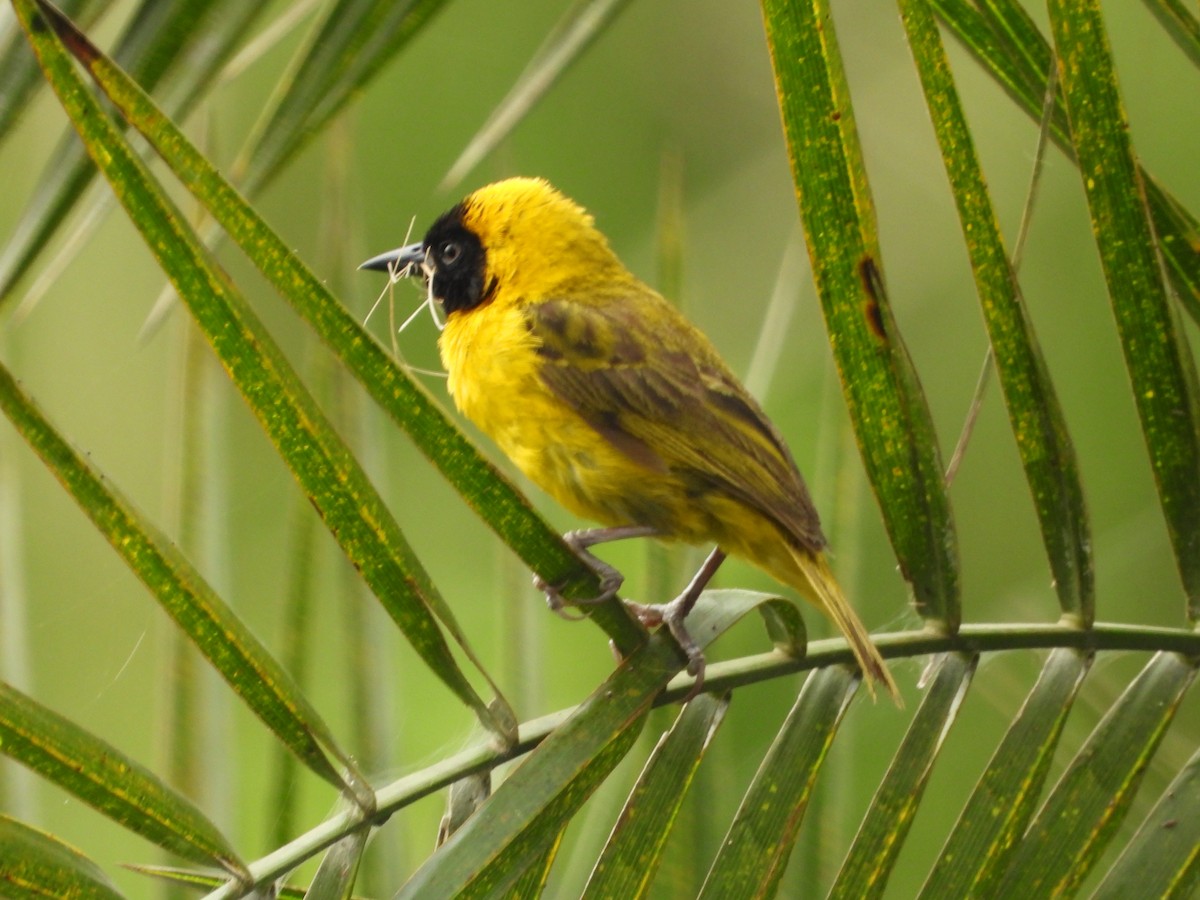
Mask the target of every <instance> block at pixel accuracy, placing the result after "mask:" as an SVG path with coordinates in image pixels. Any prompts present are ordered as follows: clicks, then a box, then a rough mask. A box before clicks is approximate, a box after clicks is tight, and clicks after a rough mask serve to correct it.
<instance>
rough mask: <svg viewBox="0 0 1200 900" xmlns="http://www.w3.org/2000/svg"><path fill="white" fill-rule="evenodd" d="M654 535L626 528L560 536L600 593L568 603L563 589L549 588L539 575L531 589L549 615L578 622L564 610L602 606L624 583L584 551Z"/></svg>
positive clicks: (534, 577)
mask: <svg viewBox="0 0 1200 900" xmlns="http://www.w3.org/2000/svg"><path fill="white" fill-rule="evenodd" d="M651 534H654V530H653V529H651V528H644V527H642V526H640V525H639V526H628V527H621V528H592V529H586V530H583V531H568V532H567V533H566V534H564V535H563V540H564V541H565V542H566V544H567V546H568V547H570V548H571V549H572V550H573V551H574V552H575V555H576V556H578V557H579V558H580V559H581V560H582V561H583V563H584V565H586V566H587V567H588V568H589V569H591V570H592V572H593V573H595V575H596V577H597V578H599V579H600V593H598V594H597V595H596V596H595V597H591V598H588V599H583V600H568V599H567V598H566V597H564V596H563V595H562V589H563V587H564V585H563V584H562V583H559V584H550V583H549V582H548V581H546V579H544V578H542V577H541V576H540V575H537V574H535V575H534V576H533V586H534V587H535V588H537V589H538V590H539V591H541V592H542V593H543V594H545V595H546V605H547V606H549V607H550V610H551V612H553V613H555V614H557V615H559V616H562V617H563V618H564V619H568V620H570V621H578V620H579V619H582V618H584V617H583V616H581V615H574V614H572V613H568V612H567V611H566V607H568V606H594V605H595V604H597V603H605V602H607V601H609V600H611V599H612V598H613V597H615V596H617V591H619V590H620V589H621V585H622V584H624V583H625V576H624V575H622V574H621V573H620V572H619V571H618V570H617V569H616V568H615V567H614V566H610V565H609V564H608V563H606V562H605V561H604V560H602V559H601V558H600V557H598V556H596V555H595V554H594V553H592V552H591V551H590V550H588V547H591V546H593V545H594V544H600V543H603V542H605V541H612V540H621V539H624V538H630V537H645V536H648V535H651Z"/></svg>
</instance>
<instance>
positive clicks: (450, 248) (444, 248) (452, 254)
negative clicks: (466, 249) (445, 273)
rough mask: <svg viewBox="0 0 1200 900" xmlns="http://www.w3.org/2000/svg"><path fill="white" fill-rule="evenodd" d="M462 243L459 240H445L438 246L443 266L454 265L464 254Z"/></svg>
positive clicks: (439, 258)
mask: <svg viewBox="0 0 1200 900" xmlns="http://www.w3.org/2000/svg"><path fill="white" fill-rule="evenodd" d="M462 252H463V248H462V244H460V243H459V242H458V241H445V242H444V243H443V244H442V245H441V246H440V247H438V262H439V263H440V264H441V265H443V266H452V265H454V264H455V263H456V262H458V259H459V257H460V256H462Z"/></svg>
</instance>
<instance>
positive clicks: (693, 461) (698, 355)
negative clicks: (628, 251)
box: [527, 289, 825, 550]
mask: <svg viewBox="0 0 1200 900" xmlns="http://www.w3.org/2000/svg"><path fill="white" fill-rule="evenodd" d="M647 304H649V308H647ZM527 317H528V318H527V321H528V327H529V329H530V332H531V333H532V334H533V335H534V336H535V337H536V338H537V339H538V341H539V344H540V346H539V349H538V353H539V355H540V356H541V357H542V367H541V370H540V372H541V377H542V379H543V381H544V382H545V384H546V385H547V386H548V387H549V388H550V389H551V390H552V391H553V392H554V393H555V394H556V395H557V396H558V397H559V398H561V399H562V400H563V401H564V402H565V403H566V404H567V405H568V406H570V407H571V408H572V409H574V410H575V411H576V412H577V413H578V414H579V415H580V416H581V417H582V418H583V419H584V420H585V421H587V422H588V423H589V424H590V425H592V427H594V428H595V429H596V431H597V432H599V434H600V435H601V436H602V437H604V438H605V439H606V440H607V441H608V442H609V443H610V444H612V445H613V446H614V447H615V448H617V449H618V450H620V451H621V452H623V453H625V454H626V455H627V456H628V457H629V458H630V459H632V460H633V461H635V462H637V463H639V464H640V465H643V466H646V467H647V468H649V469H651V470H654V469H658V470H660V471H671V472H674V473H676V474H679V475H681V476H683V477H684V478H685V479H686V480H687V481H689V483H694V484H698V485H704V486H706V487H709V489H711V490H716V491H722V492H725V493H727V494H729V495H730V496H732V497H735V498H737V499H738V500H740V501H742V502H743V503H746V504H747V505H748V506H750V507H752V508H754V509H757V510H758V511H760V512H761V513H763V514H764V515H766V516H768V517H769V518H771V519H773V520H774V521H775V522H776V523H777V524H778V525H779V526H780V527H781V528H783V529H784V530H785V531H786V532H788V533H790V534H791V535H792V536H793V537H794V538H795V539H796V540H797V541H799V542H800V543H801V545H802V546H805V547H807V548H810V549H814V550H818V549H820V548H821V547H823V546H824V544H825V539H824V536H823V535H822V533H821V528H820V523H819V519H818V517H817V513H816V510H815V508H814V507H813V505H812V501H811V499H810V498H809V495H808V490H807V488H806V487H805V486H804V481H803V479H802V478H801V476H800V473H799V471H798V470H797V469H796V465H795V463H794V462H793V460H792V457H791V454H790V453H789V451H788V449H787V446H786V445H785V444H784V442H783V439H782V438H781V437H780V435H779V433H778V432H777V431H776V430H775V427H774V426H773V425H772V424H771V423H770V421H769V420H768V419H767V417H766V415H765V414H764V413H763V411H762V409H761V408H760V407H759V405H758V403H756V402H755V400H754V399H753V398H752V397H751V396H750V395H749V394H748V393H747V392H746V389H745V388H744V387H742V385H741V384H740V383H739V382H738V381H737V379H736V378H734V376H733V375H732V373H730V371H729V370H728V368H727V367H726V366H725V364H724V363H723V362H722V361H721V359H720V357H719V356H718V355H717V353H716V351H715V349H713V348H712V345H711V344H710V343H709V342H708V340H707V339H706V338H704V337H703V335H701V334H700V333H699V332H698V331H696V330H695V329H694V328H693V327H692V326H691V325H690V324H688V323H687V322H686V320H684V319H683V317H682V316H681V315H680V314H679V313H678V312H676V311H675V310H674V308H672V307H670V306H669V305H668V304H667V303H666V301H664V300H662V298H660V297H659V296H658V295H657V294H653V293H651V292H649V291H648V289H647V292H646V294H643V295H640V296H637V297H628V296H625V295H620V296H611V297H606V298H602V302H595V303H586V304H585V303H578V302H570V301H565V300H548V301H544V302H541V303H537V304H531V305H530V306H529V307H528V308H527Z"/></svg>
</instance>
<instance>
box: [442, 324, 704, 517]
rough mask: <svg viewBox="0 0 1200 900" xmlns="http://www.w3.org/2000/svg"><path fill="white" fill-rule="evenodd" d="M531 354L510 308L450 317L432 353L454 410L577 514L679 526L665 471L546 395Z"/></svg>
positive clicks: (531, 345) (676, 498)
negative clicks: (436, 353)
mask: <svg viewBox="0 0 1200 900" xmlns="http://www.w3.org/2000/svg"><path fill="white" fill-rule="evenodd" d="M538 348H539V343H538V341H537V339H536V338H535V337H534V336H533V335H532V334H531V333H530V330H529V328H528V326H527V324H526V319H525V315H524V313H523V312H522V310H521V307H520V304H519V303H492V304H489V305H487V306H485V307H482V308H479V309H475V310H472V311H471V312H470V313H469V314H466V315H460V314H455V315H452V316H450V317H449V319H448V320H447V322H446V328H445V330H444V331H443V332H442V336H441V338H440V340H439V342H438V349H439V350H440V352H441V356H442V365H443V366H444V367H445V369H446V371H447V373H448V375H449V380H448V389H449V391H450V395H451V396H452V397H453V398H454V403H455V405H456V406H457V407H458V409H459V411H461V412H462V413H463V415H465V416H466V417H467V418H468V419H470V420H471V421H472V422H473V423H474V424H475V425H476V426H477V427H478V428H479V429H480V430H481V431H482V432H483V433H484V434H486V435H487V436H488V437H489V438H491V440H493V441H494V442H495V443H496V445H497V446H498V447H499V448H500V449H501V450H502V451H503V452H504V454H505V455H506V456H507V457H508V458H509V459H511V460H512V462H513V463H514V464H515V465H516V466H517V468H518V469H520V470H521V472H522V473H524V474H525V476H526V477H528V478H529V479H530V480H531V481H533V482H534V484H536V485H538V487H540V488H541V489H542V490H544V491H545V492H546V493H548V494H549V495H550V496H551V497H553V498H554V499H555V500H557V501H558V502H559V503H561V504H562V505H563V506H565V507H566V508H567V509H569V510H571V512H573V513H575V514H576V515H578V516H580V517H582V518H586V519H593V520H595V521H598V522H600V523H602V524H605V525H626V524H659V525H661V526H663V527H664V529H668V530H678V527H679V523H678V521H677V519H678V517H679V509H678V507H679V504H680V495H681V491H680V489H679V486H678V485H675V484H673V483H669V482H670V478H669V477H667V473H664V472H650V471H647V470H645V469H643V468H641V467H639V466H638V465H636V464H635V463H633V462H632V461H631V460H630V459H629V458H628V457H627V456H626V455H625V454H623V453H621V452H620V451H619V450H618V449H617V448H615V447H613V446H612V445H610V444H609V443H607V442H606V441H605V440H604V439H602V438H601V436H600V435H599V434H598V433H597V432H596V430H595V429H594V428H593V427H592V426H591V425H590V424H588V423H587V422H586V421H585V420H584V419H583V418H582V417H581V416H580V415H579V414H578V413H577V412H576V411H575V410H574V409H572V408H571V407H570V406H569V405H568V404H566V403H565V402H564V401H563V400H562V399H561V398H560V397H558V396H557V395H556V394H554V392H553V391H551V390H550V388H549V387H547V385H546V383H545V381H544V380H543V378H542V376H541V367H542V366H543V365H546V364H547V363H546V361H545V360H544V359H543V358H542V357H541V356H540V355H539V354H538ZM677 537H680V538H683V539H684V540H687V539H689V537H690V535H684V534H679V535H677Z"/></svg>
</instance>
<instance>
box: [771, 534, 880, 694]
mask: <svg viewBox="0 0 1200 900" xmlns="http://www.w3.org/2000/svg"><path fill="white" fill-rule="evenodd" d="M792 557H793V558H794V559H795V561H796V565H797V567H798V568H799V569H800V572H801V573H802V574H803V576H804V578H805V580H806V581H807V582H808V584H807V585H794V586H795V587H797V588H798V589H800V590H801V591H803V592H804V593H805V594H807V595H809V597H811V598H812V599H813V600H815V601H816V602H817V604H818V605H819V606H820V607H821V608H822V609H823V610H825V612H826V614H827V615H828V616H829V618H831V619H833V621H834V624H835V625H837V627H838V630H839V631H841V633H842V634H843V635H845V637H846V641H847V643H849V644H850V649H851V650H852V651H854V658H855V659H856V660H858V665H859V668H861V669H862V672H863V676H864V679H865V680H866V683H867V689H868V690H869V691H870V692H871V696H872V697H874V696H875V685H876V684H879V685H882V686H883V687H885V688H887V691H888V693H889V694H891V695H892V699H893V700H895V701H896V705H897V706H899V705H901V700H900V690H899V689H898V688H897V687H896V682H895V681H894V680H893V679H892V673H891V672H889V671H888V668H887V664H886V663H885V662H884V661H883V657H882V656H880V655H879V650H878V648H876V646H875V644H874V643H872V642H871V637H870V635H869V634H868V633H867V629H866V627H865V626H864V625H863V623H862V621H861V620H860V619H859V618H858V615H857V614H856V613H855V612H854V609H853V608H852V607H851V606H850V604H849V603H848V602H847V601H846V595H845V594H843V593H842V589H841V588H840V587H839V586H838V583H837V579H836V578H834V577H833V572H832V571H831V570H830V568H829V563H827V562H826V561H825V554H823V553H810V552H808V551H806V550H799V549H792ZM805 588H807V590H806V589H805Z"/></svg>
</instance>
